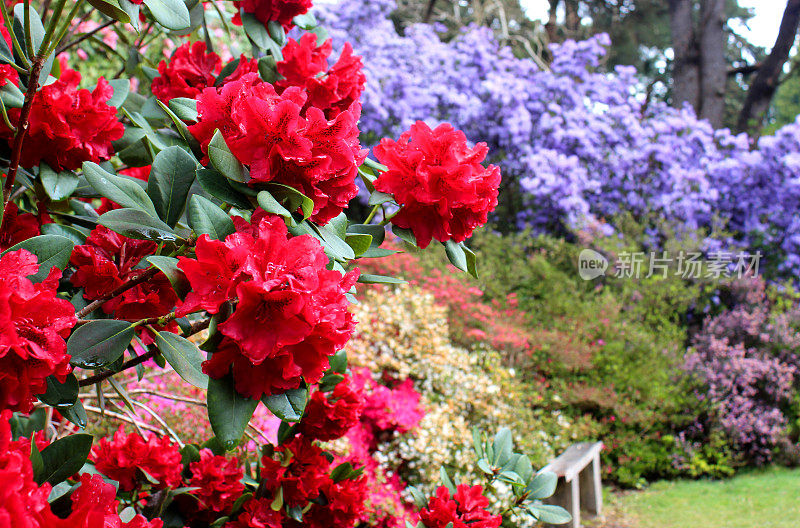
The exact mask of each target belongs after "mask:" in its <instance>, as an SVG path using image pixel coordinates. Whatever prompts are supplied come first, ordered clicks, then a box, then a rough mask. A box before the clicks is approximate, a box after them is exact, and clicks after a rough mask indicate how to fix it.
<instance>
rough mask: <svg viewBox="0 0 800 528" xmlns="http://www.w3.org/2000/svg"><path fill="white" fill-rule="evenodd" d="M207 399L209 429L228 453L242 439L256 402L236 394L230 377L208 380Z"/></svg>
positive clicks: (256, 404)
mask: <svg viewBox="0 0 800 528" xmlns="http://www.w3.org/2000/svg"><path fill="white" fill-rule="evenodd" d="M207 398H208V399H207V403H208V419H209V421H210V422H211V429H212V430H213V431H214V434H215V435H216V437H217V440H219V442H220V443H221V444H222V446H223V447H224V448H225V449H226V450H227V451H230V450H231V449H233V448H234V447H236V445H237V444H238V443H239V441H240V440H241V439H242V435H244V430H245V428H247V424H248V423H249V422H250V419H251V418H252V417H253V413H254V412H255V410H256V407H257V406H258V400H254V399H252V398H247V397H245V396H242V395H241V394H239V393H238V392H236V389H235V387H234V384H233V378H232V377H231V376H230V375H228V376H226V377H224V378H222V379H213V378H211V379H209V380H208V393H207Z"/></svg>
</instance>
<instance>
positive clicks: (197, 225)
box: [188, 194, 236, 240]
mask: <svg viewBox="0 0 800 528" xmlns="http://www.w3.org/2000/svg"><path fill="white" fill-rule="evenodd" d="M188 216H189V225H190V226H191V228H192V230H194V232H195V233H197V235H198V236H199V235H203V234H206V235H208V236H209V237H211V238H213V239H215V240H225V237H227V236H228V235H230V234H232V233H234V232H235V231H236V228H235V227H234V226H233V220H231V217H230V216H228V213H226V212H225V211H223V210H222V209H220V207H219V206H218V205H217V204H215V203H214V202H212V201H211V200H209V199H207V198H203V197H202V196H200V195H199V194H195V195H194V196H192V198H191V200H189V211H188Z"/></svg>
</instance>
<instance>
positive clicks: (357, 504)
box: [291, 476, 368, 528]
mask: <svg viewBox="0 0 800 528" xmlns="http://www.w3.org/2000/svg"><path fill="white" fill-rule="evenodd" d="M321 491H322V495H324V496H325V501H326V502H325V503H324V504H319V503H313V504H312V505H311V508H310V509H309V510H308V511H307V512H306V513H305V514H304V515H303V522H302V523H298V522H297V521H294V522H292V523H291V526H292V528H300V527H302V526H308V527H310V528H352V527H353V526H354V525H355V524H356V521H358V520H360V519H361V518H362V516H363V514H364V498H365V497H366V496H367V492H368V488H367V479H366V477H363V476H362V477H359V478H357V479H346V480H342V481H341V482H334V481H332V480H331V479H328V480H327V481H326V482H325V484H324V485H323V486H322V488H321Z"/></svg>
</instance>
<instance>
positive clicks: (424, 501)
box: [406, 486, 428, 508]
mask: <svg viewBox="0 0 800 528" xmlns="http://www.w3.org/2000/svg"><path fill="white" fill-rule="evenodd" d="M406 491H408V492H409V493H410V494H411V498H412V500H413V501H414V504H416V505H417V508H424V507H425V506H427V505H428V498H427V497H426V496H425V495H423V494H422V492H421V491H420V490H419V489H418V488H416V487H414V486H406Z"/></svg>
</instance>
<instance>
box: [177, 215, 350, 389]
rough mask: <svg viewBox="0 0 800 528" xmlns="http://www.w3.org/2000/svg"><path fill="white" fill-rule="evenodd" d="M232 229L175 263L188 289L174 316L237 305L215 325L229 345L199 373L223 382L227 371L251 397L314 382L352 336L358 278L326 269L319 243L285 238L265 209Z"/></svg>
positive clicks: (279, 224)
mask: <svg viewBox="0 0 800 528" xmlns="http://www.w3.org/2000/svg"><path fill="white" fill-rule="evenodd" d="M234 224H235V225H236V229H237V232H236V233H234V234H232V235H229V236H228V237H227V238H226V239H225V241H224V242H221V241H214V240H210V239H209V238H208V236H207V235H203V236H201V237H200V238H199V239H198V241H197V245H196V259H190V258H186V257H180V258H179V263H178V267H180V268H181V270H183V272H184V274H185V275H186V277H187V279H188V280H189V282H190V284H191V285H192V292H191V293H190V294H189V295H188V296H187V297H186V301H185V303H184V305H183V306H182V308H181V310H180V312H179V313H189V312H191V311H196V310H198V309H204V310H207V311H209V312H211V313H216V312H217V310H218V309H219V306H220V305H221V304H222V303H223V302H225V301H227V300H230V299H237V300H238V303H237V305H236V309H235V310H234V312H233V314H232V315H231V317H229V318H228V319H227V320H226V321H225V322H224V323H222V324H221V325H220V326H219V329H220V331H221V332H222V334H223V335H224V336H225V337H226V339H224V340H223V341H222V342H221V343H220V345H219V346H218V347H217V350H216V351H215V352H214V353H213V354H212V356H211V359H209V360H208V361H206V362H204V363H203V370H204V372H206V373H207V374H209V375H210V376H211V377H213V378H221V377H223V376H225V375H227V374H228V372H231V371H232V372H233V377H234V380H235V383H236V389H237V391H239V392H240V393H241V394H244V395H248V396H250V397H253V398H261V397H262V396H263V395H265V394H275V393H280V392H285V391H286V390H287V389H291V388H296V387H298V386H299V385H300V383H301V382H302V379H303V378H304V379H305V380H306V381H309V382H311V383H313V382H315V381H316V380H319V378H320V377H321V376H322V374H323V372H324V371H325V369H326V368H327V363H328V358H329V357H330V356H331V355H332V354H333V353H335V352H336V351H337V350H339V349H341V348H342V347H343V346H344V345H345V344H346V343H347V341H348V340H349V339H350V336H351V334H352V332H353V328H354V323H353V318H352V315H351V314H350V312H349V311H348V310H347V306H348V302H347V299H346V297H345V293H346V292H347V291H349V290H350V288H351V287H352V286H353V284H354V283H355V281H356V279H357V277H358V271H357V270H354V271H351V272H350V273H348V274H347V275H345V276H344V277H343V276H342V274H341V273H339V272H338V271H332V270H328V269H326V266H327V263H328V258H327V257H326V256H325V252H324V251H323V249H322V246H320V244H319V242H318V241H317V240H316V239H314V238H313V237H311V236H308V235H303V236H298V237H292V238H288V237H287V235H288V233H287V230H286V224H285V223H284V222H283V219H281V218H280V217H277V216H272V215H266V214H265V213H264V211H262V210H257V211H256V212H255V213H254V214H253V217H252V224H248V223H247V222H245V221H244V220H243V219H241V218H239V217H236V218H234Z"/></svg>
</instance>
